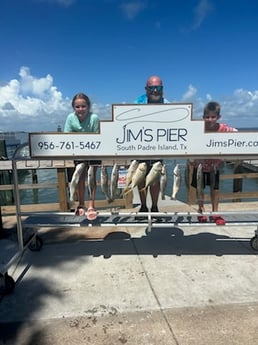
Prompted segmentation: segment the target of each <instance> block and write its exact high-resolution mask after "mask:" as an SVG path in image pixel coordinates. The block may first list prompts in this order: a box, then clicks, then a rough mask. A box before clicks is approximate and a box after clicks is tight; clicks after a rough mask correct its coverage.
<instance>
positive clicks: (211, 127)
mask: <svg viewBox="0 0 258 345" xmlns="http://www.w3.org/2000/svg"><path fill="white" fill-rule="evenodd" d="M220 118H221V115H220V104H219V103H217V102H209V103H207V104H206V106H205V107H204V111H203V120H204V125H205V131H206V132H236V131H237V129H235V128H233V127H230V126H228V125H226V124H223V123H218V122H217V121H218V120H219V119H220ZM193 164H194V169H193V176H192V183H191V186H192V187H194V188H196V189H197V169H198V166H199V164H201V165H202V174H203V176H202V177H203V178H202V181H203V188H205V187H206V185H209V186H210V196H211V204H212V212H218V206H219V177H220V171H219V169H220V166H221V164H222V161H221V160H219V159H204V160H195V161H194V163H193ZM204 211H205V208H204V200H198V212H199V213H203V212H204ZM211 220H212V221H213V222H215V223H216V224H217V225H225V220H224V219H223V218H222V217H221V216H219V215H213V216H212V217H211ZM198 221H199V222H200V223H206V222H207V217H206V216H205V215H201V216H199V217H198Z"/></svg>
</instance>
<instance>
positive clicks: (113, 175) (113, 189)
mask: <svg viewBox="0 0 258 345" xmlns="http://www.w3.org/2000/svg"><path fill="white" fill-rule="evenodd" d="M118 170H119V166H118V165H117V164H116V163H115V164H114V166H113V169H112V172H111V178H110V201H114V200H115V198H116V192H117V182H118Z"/></svg>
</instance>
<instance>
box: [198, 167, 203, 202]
mask: <svg viewBox="0 0 258 345" xmlns="http://www.w3.org/2000/svg"><path fill="white" fill-rule="evenodd" d="M196 179H197V187H196V198H197V201H198V202H201V201H204V189H203V172H202V164H201V163H200V164H199V165H198V168H197V175H196Z"/></svg>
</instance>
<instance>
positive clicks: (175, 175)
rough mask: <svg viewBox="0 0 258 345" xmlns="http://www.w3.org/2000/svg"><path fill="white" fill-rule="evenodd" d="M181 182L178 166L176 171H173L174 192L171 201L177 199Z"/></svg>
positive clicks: (177, 165)
mask: <svg viewBox="0 0 258 345" xmlns="http://www.w3.org/2000/svg"><path fill="white" fill-rule="evenodd" d="M180 182H181V171H180V166H179V164H176V166H175V168H174V171H173V191H172V195H171V199H174V200H175V199H176V195H177V193H178V191H179V188H180Z"/></svg>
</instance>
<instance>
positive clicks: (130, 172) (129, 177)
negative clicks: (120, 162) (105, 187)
mask: <svg viewBox="0 0 258 345" xmlns="http://www.w3.org/2000/svg"><path fill="white" fill-rule="evenodd" d="M138 164H139V163H138V162H137V160H136V159H135V160H133V161H132V162H131V164H130V166H129V168H128V171H127V174H126V180H125V188H124V192H125V191H126V190H127V189H128V188H129V186H130V184H131V182H132V178H133V175H134V173H135V172H136V169H137V167H138Z"/></svg>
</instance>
